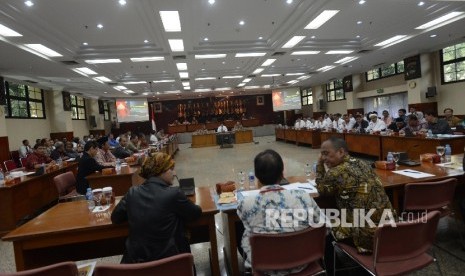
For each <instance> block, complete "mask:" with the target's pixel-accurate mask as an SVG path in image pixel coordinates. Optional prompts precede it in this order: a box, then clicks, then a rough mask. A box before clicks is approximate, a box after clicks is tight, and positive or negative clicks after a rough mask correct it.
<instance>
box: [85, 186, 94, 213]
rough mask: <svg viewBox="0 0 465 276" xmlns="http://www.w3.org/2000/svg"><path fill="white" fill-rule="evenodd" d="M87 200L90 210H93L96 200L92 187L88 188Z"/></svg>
mask: <svg viewBox="0 0 465 276" xmlns="http://www.w3.org/2000/svg"><path fill="white" fill-rule="evenodd" d="M86 200H87V208H89V211H92V210H93V209H94V208H95V202H94V195H93V194H92V189H91V188H87V191H86Z"/></svg>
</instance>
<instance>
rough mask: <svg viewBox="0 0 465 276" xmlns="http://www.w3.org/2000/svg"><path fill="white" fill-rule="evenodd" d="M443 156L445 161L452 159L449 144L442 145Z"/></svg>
mask: <svg viewBox="0 0 465 276" xmlns="http://www.w3.org/2000/svg"><path fill="white" fill-rule="evenodd" d="M444 156H445V157H446V162H450V161H451V160H452V158H451V156H452V148H451V147H450V145H449V144H446V146H445V147H444Z"/></svg>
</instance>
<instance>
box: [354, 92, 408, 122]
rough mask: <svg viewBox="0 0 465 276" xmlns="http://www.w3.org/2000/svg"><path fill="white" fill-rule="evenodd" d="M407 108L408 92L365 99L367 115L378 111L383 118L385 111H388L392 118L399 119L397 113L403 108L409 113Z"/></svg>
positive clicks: (364, 104) (364, 106) (364, 105)
mask: <svg viewBox="0 0 465 276" xmlns="http://www.w3.org/2000/svg"><path fill="white" fill-rule="evenodd" d="M407 107H408V102H407V92H403V93H397V94H390V95H384V96H378V97H369V98H364V99H363V109H364V110H365V113H368V112H372V111H376V112H378V116H379V117H382V113H383V110H387V111H388V112H389V115H391V117H392V118H397V116H398V115H397V111H398V110H399V109H401V108H405V109H406V110H407V111H408V108H407Z"/></svg>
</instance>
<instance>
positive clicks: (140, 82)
mask: <svg viewBox="0 0 465 276" xmlns="http://www.w3.org/2000/svg"><path fill="white" fill-rule="evenodd" d="M143 83H147V82H146V81H127V82H123V84H143Z"/></svg>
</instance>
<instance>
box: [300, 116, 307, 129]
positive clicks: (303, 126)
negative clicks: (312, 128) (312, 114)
mask: <svg viewBox="0 0 465 276" xmlns="http://www.w3.org/2000/svg"><path fill="white" fill-rule="evenodd" d="M306 125H307V118H303V119H302V120H300V126H299V128H300V129H303V128H305V126H306Z"/></svg>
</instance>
